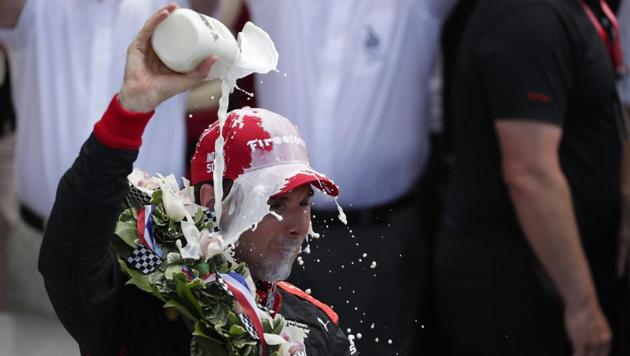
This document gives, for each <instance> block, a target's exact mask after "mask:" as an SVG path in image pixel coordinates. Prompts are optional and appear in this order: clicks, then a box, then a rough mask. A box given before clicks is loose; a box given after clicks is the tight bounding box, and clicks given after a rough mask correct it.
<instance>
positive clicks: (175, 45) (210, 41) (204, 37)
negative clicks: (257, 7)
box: [151, 9, 241, 79]
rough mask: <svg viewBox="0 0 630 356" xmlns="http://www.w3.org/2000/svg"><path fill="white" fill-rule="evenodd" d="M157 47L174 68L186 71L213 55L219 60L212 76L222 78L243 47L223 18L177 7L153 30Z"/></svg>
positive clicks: (234, 62)
mask: <svg viewBox="0 0 630 356" xmlns="http://www.w3.org/2000/svg"><path fill="white" fill-rule="evenodd" d="M151 44H152V45H153V50H154V51H155V53H156V54H157V55H158V57H159V58H160V60H161V61H162V63H164V65H166V66H167V67H168V68H170V69H171V70H173V71H176V72H180V73H186V72H190V71H192V70H193V69H195V68H197V66H198V65H199V63H201V62H202V61H203V60H204V59H206V58H208V57H209V56H216V57H217V58H218V61H217V62H216V63H215V64H214V65H213V66H212V69H211V71H210V73H209V74H208V79H219V78H222V77H223V76H224V75H225V74H226V73H227V72H228V71H229V69H230V67H232V66H233V65H234V64H236V62H237V61H238V59H239V56H240V53H241V51H240V48H239V46H238V43H237V42H236V39H235V38H234V36H233V35H232V33H231V32H230V30H229V29H228V28H227V27H226V26H225V25H224V24H223V23H221V22H220V21H219V20H217V19H214V18H212V17H210V16H206V15H203V14H200V13H198V12H195V11H193V10H189V9H177V10H175V11H174V12H173V13H172V14H170V15H169V16H168V17H167V18H166V19H165V20H164V21H162V23H160V25H158V27H157V28H156V29H155V32H154V33H153V37H152V39H151Z"/></svg>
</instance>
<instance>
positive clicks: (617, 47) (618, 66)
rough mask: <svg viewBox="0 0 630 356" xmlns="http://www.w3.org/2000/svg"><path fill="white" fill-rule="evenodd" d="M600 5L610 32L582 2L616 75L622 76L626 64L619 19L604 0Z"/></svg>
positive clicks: (624, 72)
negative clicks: (604, 46) (608, 23)
mask: <svg viewBox="0 0 630 356" xmlns="http://www.w3.org/2000/svg"><path fill="white" fill-rule="evenodd" d="M600 6H601V9H602V11H603V12H604V16H606V19H607V20H608V21H609V22H610V26H611V29H610V32H611V33H609V32H608V31H606V29H605V28H604V26H602V24H601V22H599V20H598V19H597V17H596V16H595V14H594V13H593V11H592V10H591V9H590V8H589V7H588V5H586V3H584V2H582V8H583V9H584V12H586V15H587V16H588V18H589V20H591V23H592V24H593V26H595V29H596V30H597V33H598V34H599V37H600V38H601V39H602V41H603V42H604V44H605V45H606V49H608V55H609V56H610V59H611V61H612V65H613V68H614V69H615V71H616V72H617V75H618V76H623V75H624V74H626V66H625V64H624V62H623V51H622V50H621V35H620V32H619V21H617V17H616V16H615V13H614V12H613V11H612V10H611V9H610V7H609V6H608V4H607V3H606V1H604V0H600Z"/></svg>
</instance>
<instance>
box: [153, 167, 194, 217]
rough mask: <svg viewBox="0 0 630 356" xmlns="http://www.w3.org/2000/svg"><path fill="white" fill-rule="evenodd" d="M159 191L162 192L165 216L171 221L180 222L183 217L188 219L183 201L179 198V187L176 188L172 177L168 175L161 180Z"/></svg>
mask: <svg viewBox="0 0 630 356" xmlns="http://www.w3.org/2000/svg"><path fill="white" fill-rule="evenodd" d="M160 189H161V190H162V202H163V203H164V209H166V215H167V216H168V217H169V218H170V219H171V220H174V221H182V220H183V219H184V218H185V217H190V214H189V213H188V211H186V208H185V207H184V200H183V199H182V198H181V197H180V191H179V186H177V181H175V177H174V176H172V175H170V176H168V177H166V178H163V179H162V180H161V182H160ZM189 220H191V219H189Z"/></svg>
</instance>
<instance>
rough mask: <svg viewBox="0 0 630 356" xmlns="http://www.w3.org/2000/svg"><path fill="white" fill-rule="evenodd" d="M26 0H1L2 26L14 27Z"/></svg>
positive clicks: (0, 25)
mask: <svg viewBox="0 0 630 356" xmlns="http://www.w3.org/2000/svg"><path fill="white" fill-rule="evenodd" d="M25 4H26V0H0V27H13V26H15V24H17V21H18V18H19V17H20V13H21V12H22V9H23V8H24V5H25Z"/></svg>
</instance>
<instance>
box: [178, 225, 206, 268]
mask: <svg viewBox="0 0 630 356" xmlns="http://www.w3.org/2000/svg"><path fill="white" fill-rule="evenodd" d="M181 225H182V233H183V234H184V237H185V238H186V247H182V240H177V241H175V245H177V248H178V249H179V253H180V254H181V255H182V258H184V259H189V258H190V259H195V260H198V259H199V258H200V257H201V247H200V245H199V240H200V235H201V234H200V233H199V230H198V229H197V227H196V226H195V224H194V223H193V222H192V219H188V220H182V222H181Z"/></svg>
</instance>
